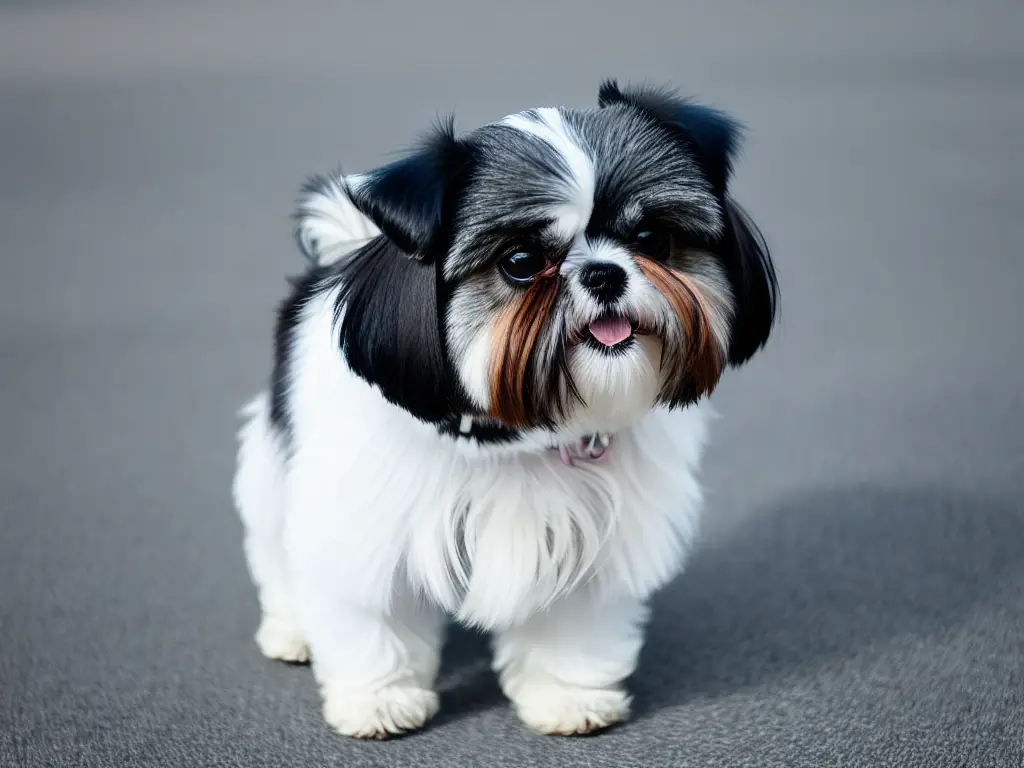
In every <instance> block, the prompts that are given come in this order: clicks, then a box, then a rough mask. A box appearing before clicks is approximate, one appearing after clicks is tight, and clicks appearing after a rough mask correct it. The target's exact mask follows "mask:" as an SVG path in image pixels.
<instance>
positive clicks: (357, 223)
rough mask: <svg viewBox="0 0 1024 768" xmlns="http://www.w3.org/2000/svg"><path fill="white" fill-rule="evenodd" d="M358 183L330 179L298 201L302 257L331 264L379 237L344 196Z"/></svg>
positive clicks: (358, 180) (356, 180)
mask: <svg viewBox="0 0 1024 768" xmlns="http://www.w3.org/2000/svg"><path fill="white" fill-rule="evenodd" d="M361 181H362V176H357V175H353V176H348V177H344V178H343V177H340V176H330V177H329V178H328V179H327V180H326V181H325V183H324V184H323V185H322V186H321V188H320V189H319V190H318V191H316V192H309V193H307V194H306V195H305V197H303V199H302V200H300V201H299V210H300V211H301V212H302V216H301V218H300V219H299V227H298V237H299V242H300V243H301V244H302V248H303V250H305V252H306V253H315V254H317V256H318V257H319V258H318V263H319V264H331V263H333V262H335V261H337V260H338V259H341V258H343V257H344V256H347V255H348V254H350V253H353V252H354V251H356V250H357V249H359V248H361V247H362V246H364V245H365V244H366V243H368V242H369V241H370V240H372V239H373V238H375V237H376V236H377V235H379V234H380V230H379V229H378V228H377V225H376V224H374V223H373V222H372V221H370V219H369V218H367V217H366V216H364V215H363V213H362V212H360V211H359V209H358V208H356V207H355V205H353V203H352V200H351V198H349V196H348V192H347V189H346V188H347V187H348V188H355V187H356V186H358V185H359V183H361Z"/></svg>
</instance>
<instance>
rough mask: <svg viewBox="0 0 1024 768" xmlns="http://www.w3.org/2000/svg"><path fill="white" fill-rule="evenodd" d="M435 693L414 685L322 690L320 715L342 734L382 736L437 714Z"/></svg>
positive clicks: (406, 729) (414, 726) (420, 723)
mask: <svg viewBox="0 0 1024 768" xmlns="http://www.w3.org/2000/svg"><path fill="white" fill-rule="evenodd" d="M437 707H438V699H437V694H436V693H434V692H433V691H429V690H427V689H425V688H418V687H416V686H414V685H389V686H386V687H384V688H381V689H379V690H376V691H358V690H357V691H330V690H326V691H325V692H324V717H325V718H326V720H327V722H328V724H329V725H330V726H331V727H332V728H334V729H335V730H336V731H338V732H339V733H342V734H344V735H345V736H354V737H355V738H357V739H386V738H388V737H390V736H399V735H401V734H403V733H408V732H409V731H415V730H416V729H418V728H422V727H423V725H424V724H425V723H426V722H427V720H429V719H430V718H431V717H433V716H434V715H435V714H437Z"/></svg>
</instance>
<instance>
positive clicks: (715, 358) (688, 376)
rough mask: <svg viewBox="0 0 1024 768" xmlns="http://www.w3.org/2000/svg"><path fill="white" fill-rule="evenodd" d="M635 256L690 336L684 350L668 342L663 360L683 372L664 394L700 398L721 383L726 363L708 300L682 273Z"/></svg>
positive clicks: (676, 398) (675, 398) (687, 399)
mask: <svg viewBox="0 0 1024 768" xmlns="http://www.w3.org/2000/svg"><path fill="white" fill-rule="evenodd" d="M635 258H636V263H637V266H639V267H640V271H641V272H643V273H644V276H645V277H646V278H647V279H648V280H649V281H650V282H651V284H652V285H653V286H654V287H655V288H656V289H657V290H658V292H659V293H661V295H662V296H664V297H665V298H666V299H667V300H668V303H669V304H670V305H671V306H672V309H673V311H674V312H675V314H676V315H677V316H678V318H679V322H680V323H681V325H682V327H683V333H684V334H685V337H686V338H685V341H684V344H685V348H683V349H681V350H680V349H676V350H673V349H669V348H668V343H667V342H666V347H665V350H664V352H663V355H665V354H667V355H669V358H668V360H667V361H663V362H668V363H669V364H670V365H672V366H673V367H674V368H676V369H677V370H678V371H679V374H678V375H676V376H673V377H672V379H671V380H670V381H669V382H667V385H666V392H664V393H663V396H664V397H666V398H667V399H668V400H669V401H670V402H671V401H680V400H681V401H684V402H694V401H696V400H699V399H700V398H701V397H704V396H705V395H708V394H710V393H711V391H712V390H713V389H714V388H715V386H716V385H717V384H718V379H719V377H721V375H722V368H723V366H724V358H723V355H722V351H721V350H720V349H719V348H718V343H717V342H716V340H715V337H714V334H713V333H712V332H711V318H710V316H709V311H708V305H707V300H706V299H705V298H704V296H703V295H702V294H701V291H700V289H699V288H697V287H696V286H695V285H694V283H693V281H692V280H690V279H689V278H688V277H687V276H686V275H685V274H683V273H682V272H677V271H676V270H673V269H669V268H668V267H666V266H665V265H663V264H660V263H659V262H657V261H653V260H652V259H648V258H645V257H644V256H639V255H638V256H636V257H635ZM663 341H664V340H663ZM680 357H681V359H680Z"/></svg>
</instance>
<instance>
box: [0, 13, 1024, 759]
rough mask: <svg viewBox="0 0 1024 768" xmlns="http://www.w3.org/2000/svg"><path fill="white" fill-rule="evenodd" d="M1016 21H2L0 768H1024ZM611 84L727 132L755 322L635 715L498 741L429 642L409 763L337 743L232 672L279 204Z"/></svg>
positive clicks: (263, 677) (305, 684) (239, 670)
mask: <svg viewBox="0 0 1024 768" xmlns="http://www.w3.org/2000/svg"><path fill="white" fill-rule="evenodd" d="M1022 8H1024V6H1022V5H1021V4H1020V3H1019V2H1014V1H1012V0H1006V2H1002V1H1001V0H974V2H971V3H968V2H943V1H942V0H932V1H931V2H926V0H886V1H884V2H883V1H881V0H861V1H860V2H856V3H854V2H847V1H846V0H816V1H815V0H772V1H771V2H767V1H765V0H760V1H757V0H745V1H742V0H717V1H716V2H701V3H697V2H657V1H656V0H634V1H633V2H624V1H623V2H619V3H611V2H607V0H597V1H595V2H585V1H584V0H572V1H571V2H547V1H546V0H520V2H515V3H485V2H472V1H471V0H433V1H432V2H414V1H413V0H387V1H386V2H385V0H380V1H379V2H376V3H370V2H367V3H356V2H333V3H327V2H324V3H320V4H315V3H310V2H295V1H293V2H285V1H284V0H281V1H280V2H271V1H270V0H258V1H254V0H249V1H248V2H241V1H240V0H239V2H234V3H229V2H212V1H211V2H205V3H189V2H164V3H159V2H154V1H145V0H143V1H137V2H131V3H129V2H124V3H113V2H92V3H88V2H79V3H70V2H68V3H60V2H43V1H39V2H27V1H26V2H15V3H7V4H5V5H0V434H2V435H3V446H4V447H3V457H2V460H0V764H2V765H5V766H7V765H10V766H72V765H74V766H78V765H90V766H99V765H140V766H142V765H146V766H149V765H167V766H181V765H218V766H236V765H237V766H260V765H285V764H292V765H320V766H346V767H350V766H363V765H366V766H371V765H380V766H385V765H459V766H467V765H487V766H527V765H559V766H562V765H566V766H568V765H580V766H582V765H609V766H621V767H622V768H628V767H629V766H645V767H648V766H735V765H756V766H809V767H810V766H813V767H814V768H820V767H821V766H826V765H849V766H869V765H870V766H883V765H884V766H900V767H901V768H908V767H910V768H912V767H914V766H928V768H934V767H936V766H999V767H1000V768H1008V766H1012V765H1021V764H1024V363H1022V353H1024V341H1022V336H1024V324H1022V322H1021V319H1022V317H1021V316H1022V311H1021V299H1020V296H1021V292H1022V288H1024V262H1022V254H1021V250H1022V245H1024V232H1022V226H1024V225H1022V212H1024V211H1022V204H1024V168H1022V165H1024V161H1022V158H1024V119H1022V118H1024V92H1022V86H1024V48H1022V45H1021V39H1022V38H1021V32H1022V30H1024V10H1022ZM610 76H614V77H618V78H619V79H620V80H622V81H633V82H639V81H649V82H653V83H667V84H672V85H676V86H678V87H679V88H680V89H681V90H682V91H683V92H684V93H687V94H690V95H694V96H696V97H698V98H700V99H702V100H704V101H707V102H709V103H712V104H714V105H715V106H718V107H721V108H723V109H726V110H728V111H730V112H732V113H733V114H734V115H736V116H737V117H739V118H740V119H741V120H742V121H744V122H745V123H746V124H747V125H748V126H749V129H750V133H749V139H748V141H747V143H746V147H745V152H744V155H743V157H742V159H741V160H740V163H739V166H738V174H737V179H736V186H735V193H736V196H737V198H738V199H739V200H740V201H741V202H742V203H743V204H744V205H745V206H746V207H747V208H748V209H749V210H750V212H751V213H752V214H753V216H754V218H755V220H756V221H757V222H758V223H759V224H760V226H761V227H762V229H763V230H764V233H765V235H766V236H767V239H768V241H769V243H770V245H771V246H772V249H773V252H774V254H775V258H776V263H777V266H778V270H779V278H780V282H781V286H782V297H783V302H782V309H783V314H782V322H781V325H780V327H779V330H778V332H777V334H776V335H775V336H774V338H773V339H772V341H771V342H770V344H769V346H768V348H767V350H766V351H765V352H764V353H763V354H762V355H761V356H759V357H757V358H755V360H754V361H753V362H752V363H751V364H750V365H749V366H748V367H747V368H745V369H743V370H741V371H739V372H735V373H732V374H730V375H729V376H727V378H726V380H725V382H724V384H723V385H722V387H721V388H720V390H719V391H718V392H717V393H716V395H715V397H714V401H715V404H716V406H717V409H718V411H719V412H720V414H721V418H720V419H719V421H718V423H717V425H716V431H715V433H714V443H713V446H712V448H711V450H710V453H709V455H708V461H707V464H706V471H705V474H704V477H705V481H706V484H707V486H708V506H707V512H706V517H705V522H704V529H703V535H702V538H701V541H700V545H699V547H698V550H697V552H696V553H695V555H694V558H693V561H692V565H691V567H690V569H689V571H688V572H687V574H686V575H685V576H684V577H683V578H682V579H681V580H679V581H678V582H677V583H675V584H674V585H672V586H671V587H670V588H669V589H667V590H666V591H665V592H664V593H663V594H662V595H660V596H659V597H658V599H657V600H656V601H655V616H654V619H653V623H652V626H651V634H650V639H649V642H648V645H647V648H646V649H645V652H644V656H643V660H642V664H641V668H640V670H639V671H638V672H637V675H636V678H635V680H634V681H633V688H634V690H635V693H636V717H635V718H634V719H633V721H632V722H630V723H628V724H627V725H625V726H623V727H621V728H618V729H616V730H613V731H612V732H610V733H608V734H605V735H603V736H600V737H598V738H595V739H579V740H558V739H551V738H542V737H539V736H534V735H531V734H529V733H527V732H526V730H525V729H524V728H523V727H522V726H521V725H520V724H519V723H518V721H517V720H516V719H515V718H514V716H513V714H512V712H511V711H510V709H509V708H508V706H507V705H506V703H505V702H504V701H503V700H502V698H501V696H500V694H499V693H498V690H497V686H496V684H495V682H494V680H493V678H492V676H491V675H490V673H489V672H488V670H487V664H488V658H487V652H486V644H485V641H484V640H483V639H482V638H478V637H474V636H472V635H469V634H467V633H461V632H456V633H455V635H454V637H453V640H452V643H451V645H450V647H449V649H448V653H447V655H446V661H445V671H444V675H443V677H442V681H441V688H442V693H443V699H442V714H441V716H440V717H439V719H438V720H437V721H436V722H435V723H434V725H433V726H431V727H430V728H429V729H428V730H426V731H425V732H423V733H422V734H420V735H416V736H414V737H411V738H407V739H403V740H401V741H395V742H390V743H386V744H358V743H355V742H352V741H348V740H345V739H343V738H342V737H339V736H336V735H333V734H332V733H330V732H329V731H328V729H327V727H326V725H325V724H324V723H323V721H322V718H321V715H320V711H319V701H318V697H317V693H316V690H315V686H314V682H313V678H312V675H311V674H310V672H309V671H308V669H304V668H292V667H286V666H283V665H279V664H272V663H270V662H267V661H264V660H263V659H262V657H260V655H259V653H258V651H257V649H256V646H255V644H254V643H253V642H252V639H251V636H252V632H253V631H254V630H255V628H256V622H257V607H256V601H255V593H254V591H253V589H252V588H251V586H250V584H249V581H248V577H247V575H246V572H245V569H244V565H243V560H242V550H241V528H240V525H239V524H238V522H237V520H236V518H235V515H234V512H233V510H232V507H231V504H230V496H229V487H230V478H231V472H232V467H233V460H234V456H233V451H234V443H233V440H234V431H235V429H236V427H237V421H236V419H235V412H236V410H237V408H238V407H239V406H240V404H241V403H242V402H243V401H245V400H246V399H247V398H248V397H250V396H251V395H252V394H254V393H255V392H256V391H257V390H258V389H259V388H261V387H262V386H263V385H264V382H265V381H266V379H267V376H268V372H269V365H270V354H271V345H270V339H271V327H272V318H273V309H274V307H275V305H276V302H277V301H279V300H280V298H281V297H282V296H283V294H284V291H285V281H284V278H285V276H286V275H288V274H293V273H295V272H297V271H299V270H300V269H301V268H302V266H303V262H302V260H301V258H300V256H299V255H298V253H297V251H296V249H295V248H294V246H293V244H292V240H291V230H290V228H291V223H290V221H289V219H288V216H289V214H290V211H291V208H292V203H293V200H294V198H295V195H296V192H297V189H298V187H299V184H300V183H301V182H302V180H303V179H304V178H305V177H306V176H307V175H308V174H310V173H312V172H317V171H324V170H327V169H330V168H333V167H334V166H336V165H337V164H338V163H342V164H343V166H344V168H345V169H346V170H348V171H359V170H365V169H368V168H370V167H373V166H375V165H377V164H380V163H382V162H384V161H386V160H388V159H391V158H393V157H394V156H395V153H396V152H398V151H400V150H402V149H403V148H405V147H407V146H408V145H409V144H410V142H411V141H412V140H413V138H414V137H415V136H416V134H417V133H418V132H419V131H420V130H422V129H423V128H425V127H426V126H427V125H428V124H429V123H430V122H431V121H432V120H433V119H434V118H435V117H436V116H437V115H438V114H443V113H447V112H454V113H455V114H456V117H457V126H458V127H459V128H461V129H466V130H468V129H470V128H472V127H475V126H477V125H479V124H481V123H483V122H486V121H490V120H494V119H497V118H500V117H501V116H503V115H505V114H507V113H510V112H515V111H519V110H521V109H524V108H527V107H532V106H540V105H560V104H564V105H568V106H578V107H585V106H588V105H592V104H595V103H596V92H597V85H598V82H599V81H600V80H601V79H602V78H604V77H610Z"/></svg>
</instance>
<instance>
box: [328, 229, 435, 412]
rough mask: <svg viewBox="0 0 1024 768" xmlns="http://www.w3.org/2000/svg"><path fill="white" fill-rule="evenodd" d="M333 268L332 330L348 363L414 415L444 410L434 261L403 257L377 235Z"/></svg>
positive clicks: (396, 249) (391, 400) (394, 246)
mask: <svg viewBox="0 0 1024 768" xmlns="http://www.w3.org/2000/svg"><path fill="white" fill-rule="evenodd" d="M337 268H338V269H340V274H339V277H340V280H341V284H342V290H341V293H340V295H339V297H338V303H337V308H336V312H337V314H338V316H339V319H340V329H339V337H340V341H341V348H342V352H343V353H344V355H345V359H346V360H347V361H348V365H349V367H350V368H351V369H352V371H353V372H354V373H355V374H356V375H357V376H360V377H361V378H363V379H365V380H366V381H367V382H369V383H370V384H374V385H376V386H377V387H378V388H379V389H380V391H381V393H382V394H383V395H384V397H385V398H386V399H387V400H389V401H390V402H392V403H394V404H395V405H398V406H400V407H402V408H404V409H406V410H408V411H409V412H410V413H412V414H413V415H414V416H416V417H417V418H420V419H423V420H424V421H428V422H433V423H437V422H440V421H442V420H444V419H446V418H448V417H449V416H450V415H451V413H452V403H451V402H450V398H449V393H450V391H451V388H450V387H449V379H448V373H447V370H448V368H447V365H446V363H445V356H444V349H443V346H442V340H441V328H440V320H439V316H438V300H437V269H436V267H435V266H434V265H431V264H424V263H423V262H421V261H417V260H414V259H407V258H403V257H402V255H401V254H400V253H399V252H398V247H397V246H396V245H395V244H394V243H393V242H391V241H389V240H387V239H386V238H377V239H376V240H374V241H373V242H371V243H370V244H369V245H367V246H365V247H364V248H362V249H361V250H359V251H358V252H357V253H356V254H355V255H354V256H352V258H351V259H349V260H348V261H346V262H345V263H343V264H340V265H339V266H338V267H337Z"/></svg>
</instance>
